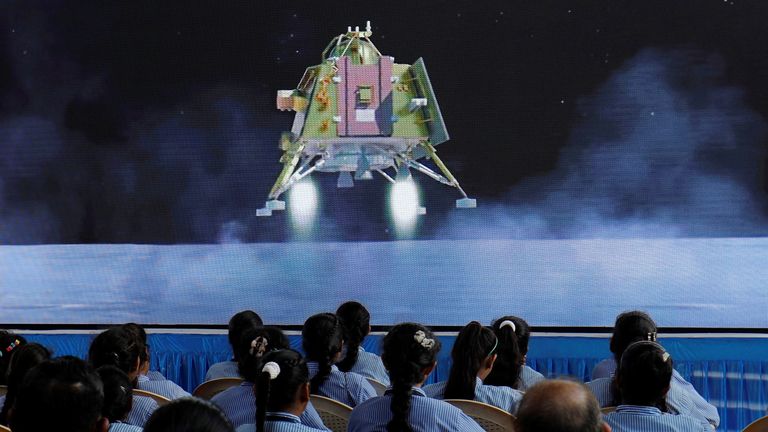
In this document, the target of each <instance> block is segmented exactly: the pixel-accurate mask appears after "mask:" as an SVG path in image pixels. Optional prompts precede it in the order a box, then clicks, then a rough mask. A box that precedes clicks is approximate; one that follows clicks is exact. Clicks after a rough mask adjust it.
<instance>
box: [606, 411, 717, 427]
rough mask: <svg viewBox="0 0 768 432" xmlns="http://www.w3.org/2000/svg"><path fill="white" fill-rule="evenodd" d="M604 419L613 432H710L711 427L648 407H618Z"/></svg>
mask: <svg viewBox="0 0 768 432" xmlns="http://www.w3.org/2000/svg"><path fill="white" fill-rule="evenodd" d="M604 419H605V422H606V423H608V425H610V426H611V429H612V430H613V432H697V431H698V432H712V426H710V424H709V423H706V422H704V421H702V420H698V419H695V418H693V417H689V416H686V415H673V414H668V413H663V412H661V411H659V409H658V408H655V407H649V406H637V405H619V406H618V407H617V408H616V411H615V412H612V413H610V414H606V415H605V418H604Z"/></svg>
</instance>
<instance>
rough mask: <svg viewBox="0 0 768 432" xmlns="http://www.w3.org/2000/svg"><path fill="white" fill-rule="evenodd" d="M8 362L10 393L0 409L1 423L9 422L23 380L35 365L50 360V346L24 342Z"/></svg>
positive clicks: (14, 351) (13, 352)
mask: <svg viewBox="0 0 768 432" xmlns="http://www.w3.org/2000/svg"><path fill="white" fill-rule="evenodd" d="M9 357H10V361H9V363H8V393H7V394H6V395H5V403H4V404H3V408H2V410H0V424H8V411H9V410H10V408H11V407H12V406H13V404H14V403H15V401H16V397H17V395H18V393H19V388H20V387H21V382H22V380H23V379H24V377H25V376H26V375H27V372H29V371H30V369H32V368H33V367H35V366H37V365H39V364H40V363H42V362H44V361H46V360H50V358H51V352H50V351H49V350H48V348H46V347H44V346H42V345H40V344H36V343H29V344H23V345H21V346H20V347H18V348H16V349H14V350H13V351H12V355H10V356H9Z"/></svg>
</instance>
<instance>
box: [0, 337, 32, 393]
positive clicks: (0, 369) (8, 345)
mask: <svg viewBox="0 0 768 432" xmlns="http://www.w3.org/2000/svg"><path fill="white" fill-rule="evenodd" d="M25 343H27V340H26V339H24V337H23V336H19V335H17V334H15V333H11V332H9V331H5V330H0V385H7V384H8V382H7V381H6V378H7V374H8V372H7V371H8V362H10V361H11V354H13V350H15V349H17V348H18V347H20V346H22V345H24V344H25Z"/></svg>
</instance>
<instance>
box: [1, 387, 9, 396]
mask: <svg viewBox="0 0 768 432" xmlns="http://www.w3.org/2000/svg"><path fill="white" fill-rule="evenodd" d="M6 393H8V386H4V385H0V396H5V395H6Z"/></svg>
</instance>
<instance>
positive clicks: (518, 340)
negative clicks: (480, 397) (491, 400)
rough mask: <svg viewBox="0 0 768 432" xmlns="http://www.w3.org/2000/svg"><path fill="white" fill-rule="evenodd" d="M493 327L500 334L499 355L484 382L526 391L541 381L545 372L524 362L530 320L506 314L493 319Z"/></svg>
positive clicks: (526, 352) (497, 334) (528, 338)
mask: <svg viewBox="0 0 768 432" xmlns="http://www.w3.org/2000/svg"><path fill="white" fill-rule="evenodd" d="M492 327H493V331H494V333H496V337H498V338H499V348H498V354H499V357H498V358H497V359H496V364H495V365H494V367H493V370H492V371H491V373H490V374H489V375H488V378H486V379H485V381H484V383H485V384H487V385H494V386H507V387H511V388H513V389H517V390H521V391H525V390H526V389H528V388H530V387H532V386H533V385H534V384H536V383H537V382H539V381H542V380H543V379H544V375H542V374H540V373H538V372H536V371H535V370H533V368H531V367H530V366H527V365H526V364H525V361H526V356H527V355H528V341H529V340H530V337H531V329H530V327H529V326H528V323H527V322H525V320H523V319H522V318H518V317H515V316H505V317H501V318H499V319H497V320H496V321H494V323H493V326H492Z"/></svg>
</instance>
